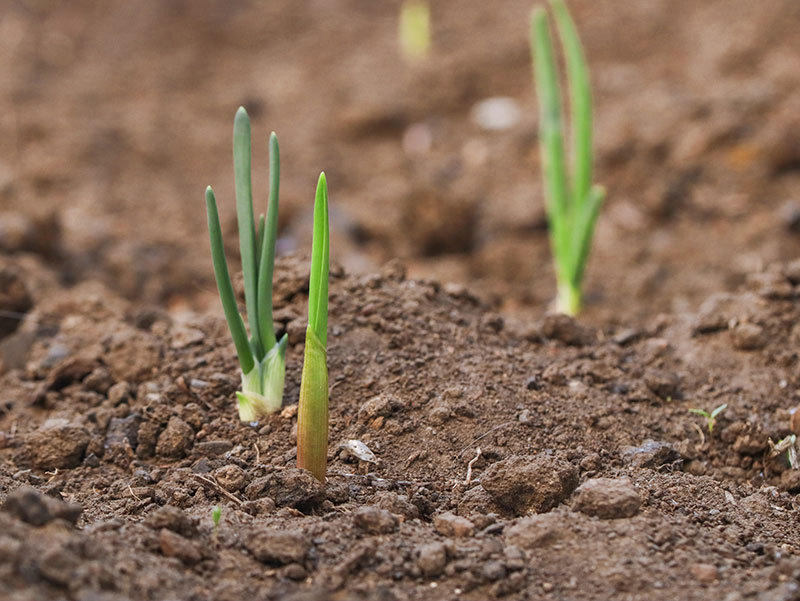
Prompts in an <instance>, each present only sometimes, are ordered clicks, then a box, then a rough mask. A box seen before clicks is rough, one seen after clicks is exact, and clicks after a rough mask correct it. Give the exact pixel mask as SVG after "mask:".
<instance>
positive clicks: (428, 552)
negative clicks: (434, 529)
mask: <svg viewBox="0 0 800 601" xmlns="http://www.w3.org/2000/svg"><path fill="white" fill-rule="evenodd" d="M417 554H418V555H419V559H418V561H417V565H419V569H420V570H421V571H422V573H423V574H424V575H425V576H426V577H427V578H436V577H437V576H439V575H440V574H441V573H442V572H444V568H445V566H446V565H447V547H445V545H444V543H440V542H433V543H427V544H425V545H420V546H419V548H418V549H417Z"/></svg>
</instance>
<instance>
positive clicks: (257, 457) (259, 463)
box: [253, 442, 261, 465]
mask: <svg viewBox="0 0 800 601" xmlns="http://www.w3.org/2000/svg"><path fill="white" fill-rule="evenodd" d="M253 448H254V449H255V450H256V465H261V451H259V450H258V443H257V442H254V443H253Z"/></svg>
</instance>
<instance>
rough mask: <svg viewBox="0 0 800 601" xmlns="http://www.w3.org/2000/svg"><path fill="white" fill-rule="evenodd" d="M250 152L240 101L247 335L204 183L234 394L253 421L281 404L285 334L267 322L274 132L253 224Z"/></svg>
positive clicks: (239, 204)
mask: <svg viewBox="0 0 800 601" xmlns="http://www.w3.org/2000/svg"><path fill="white" fill-rule="evenodd" d="M250 158H251V157H250V118H249V117H248V116H247V112H246V111H245V110H244V108H242V107H240V108H239V110H238V111H237V112H236V118H235V119H234V122H233V170H234V176H235V181H236V217H237V220H238V222H239V247H240V251H241V258H242V272H243V275H244V297H245V307H246V309H247V321H248V326H249V336H248V329H247V328H246V327H245V323H244V320H243V319H242V316H241V314H240V313H239V308H238V306H237V304H236V298H235V295H234V292H233V284H232V283H231V278H230V274H229V273H228V265H227V262H226V261H225V251H224V248H223V245H222V229H221V228H220V224H219V213H218V211H217V201H216V198H215V196H214V191H213V190H212V189H211V186H209V187H208V188H206V211H207V213H208V231H209V234H210V236H211V257H212V260H213V263H214V276H215V277H216V280H217V289H218V290H219V296H220V299H221V301H222V309H223V311H224V313H225V319H226V320H227V322H228V328H229V329H230V332H231V337H232V338H233V343H234V345H235V346H236V354H237V356H238V358H239V366H240V368H241V373H242V390H241V392H237V393H236V396H237V398H238V400H239V419H240V420H241V421H243V422H254V421H258V420H259V419H260V418H262V417H263V416H265V415H268V414H270V413H274V412H276V411H278V410H279V409H280V407H281V402H282V400H283V384H284V377H285V373H286V335H285V334H284V336H283V338H281V340H280V341H277V340H276V338H275V328H274V325H273V322H272V274H273V271H274V268H275V242H276V238H277V235H278V186H279V179H280V154H279V151H278V138H277V136H276V135H275V132H273V133H272V135H271V136H270V139H269V201H268V204H267V214H266V217H264V216H263V215H261V217H260V218H259V221H258V227H256V224H255V221H254V219H253V191H252V184H251V180H250Z"/></svg>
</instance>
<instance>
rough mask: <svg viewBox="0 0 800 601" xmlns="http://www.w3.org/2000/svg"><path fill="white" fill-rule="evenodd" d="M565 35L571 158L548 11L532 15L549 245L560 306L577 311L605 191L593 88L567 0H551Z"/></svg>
mask: <svg viewBox="0 0 800 601" xmlns="http://www.w3.org/2000/svg"><path fill="white" fill-rule="evenodd" d="M550 5H551V7H552V9H553V14H554V15H555V21H556V25H557V27H558V33H559V37H560V38H561V42H562V47H563V50H564V57H565V63H566V74H567V83H568V85H569V104H570V109H571V110H570V113H571V120H572V123H571V131H572V141H571V148H570V150H571V162H570V164H569V165H568V164H567V159H566V157H565V148H564V124H563V122H562V118H561V89H560V85H559V75H558V70H557V68H556V60H555V54H554V51H553V44H552V40H551V36H550V27H549V25H548V22H547V12H546V11H545V9H544V8H542V7H537V8H535V9H534V10H533V13H532V14H531V51H532V54H533V72H534V81H535V84H536V92H537V97H538V100H539V115H540V118H539V119H540V122H539V145H540V153H541V160H542V166H543V171H544V178H543V179H544V189H545V197H546V200H547V202H546V209H547V216H548V222H549V226H550V245H551V248H552V253H553V257H554V263H555V272H556V283H557V296H556V310H557V311H560V312H562V313H566V314H568V315H575V314H577V313H578V312H579V311H580V309H581V281H582V279H583V273H584V270H585V268H586V261H587V258H588V256H589V250H590V249H591V246H592V236H593V234H594V226H595V222H596V221H597V215H598V213H599V211H600V206H601V205H602V203H603V198H604V196H605V190H604V189H603V188H602V187H601V186H597V185H592V160H593V156H592V92H591V88H590V85H589V70H588V67H587V65H586V59H585V57H584V53H583V48H582V46H581V41H580V38H579V37H578V31H577V29H576V28H575V23H574V22H573V20H572V17H571V16H570V14H569V11H568V10H567V6H566V5H565V4H564V1H563V0H550Z"/></svg>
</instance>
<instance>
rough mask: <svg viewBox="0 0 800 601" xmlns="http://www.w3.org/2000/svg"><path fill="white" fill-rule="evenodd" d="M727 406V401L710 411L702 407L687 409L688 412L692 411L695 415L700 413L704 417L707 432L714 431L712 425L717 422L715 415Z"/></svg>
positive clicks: (711, 432)
mask: <svg viewBox="0 0 800 601" xmlns="http://www.w3.org/2000/svg"><path fill="white" fill-rule="evenodd" d="M727 408H728V403H725V404H724V405H720V406H719V407H717V408H716V409H714V410H713V411H712V412H711V413H709V412H708V411H705V410H704V409H689V413H694V414H696V415H702V416H703V417H704V418H706V427H707V428H708V433H709V434H713V433H714V425H715V424H716V423H717V416H718V415H719V414H720V413H722V412H723V411H725V409H727Z"/></svg>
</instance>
